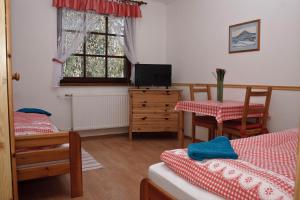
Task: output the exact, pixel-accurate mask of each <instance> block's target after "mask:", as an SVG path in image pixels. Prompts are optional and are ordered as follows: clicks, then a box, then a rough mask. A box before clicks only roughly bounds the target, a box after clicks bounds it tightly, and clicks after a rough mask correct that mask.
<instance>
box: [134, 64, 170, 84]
mask: <svg viewBox="0 0 300 200" xmlns="http://www.w3.org/2000/svg"><path fill="white" fill-rule="evenodd" d="M171 84H172V65H165V64H136V65H135V86H137V87H140V86H166V87H169V86H171Z"/></svg>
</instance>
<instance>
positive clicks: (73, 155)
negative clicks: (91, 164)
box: [69, 132, 83, 198]
mask: <svg viewBox="0 0 300 200" xmlns="http://www.w3.org/2000/svg"><path fill="white" fill-rule="evenodd" d="M69 140H70V147H69V148H70V182H71V183H70V184H71V197H72V198H74V197H80V196H82V195H83V187H82V165H81V139H80V136H79V134H78V133H76V132H70V133H69Z"/></svg>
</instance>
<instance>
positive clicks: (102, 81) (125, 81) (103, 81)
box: [57, 9, 131, 86]
mask: <svg viewBox="0 0 300 200" xmlns="http://www.w3.org/2000/svg"><path fill="white" fill-rule="evenodd" d="M62 16H63V10H62V9H58V10H57V45H58V39H59V37H60V36H61V35H62V33H63V32H64V31H65V32H75V30H63V27H62V20H63V18H62ZM85 16H86V15H84V17H85ZM108 20H109V16H105V33H101V32H94V31H91V32H89V33H90V34H93V35H102V36H104V37H105V55H95V54H88V53H87V52H86V37H85V38H84V42H83V52H82V53H74V54H72V56H79V57H82V59H83V70H84V71H83V74H84V76H83V77H65V76H64V77H63V79H61V80H60V85H62V86H64V85H66V86H67V85H130V82H131V81H130V76H131V63H130V61H129V60H128V59H127V57H126V56H125V55H124V56H115V55H109V54H108V38H109V36H114V37H125V35H121V36H120V35H118V34H112V33H108ZM87 57H97V58H105V77H87V76H86V68H87V65H86V63H87V62H86V60H87ZM108 58H123V59H124V69H123V70H124V75H125V77H124V78H112V77H108ZM63 67H64V66H63Z"/></svg>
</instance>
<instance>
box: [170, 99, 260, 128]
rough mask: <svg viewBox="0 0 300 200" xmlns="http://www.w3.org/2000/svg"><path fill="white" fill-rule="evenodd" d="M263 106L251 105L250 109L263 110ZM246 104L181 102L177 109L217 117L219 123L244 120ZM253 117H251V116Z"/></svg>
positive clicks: (236, 102) (231, 102)
mask: <svg viewBox="0 0 300 200" xmlns="http://www.w3.org/2000/svg"><path fill="white" fill-rule="evenodd" d="M262 107H263V105H262V104H254V103H253V104H250V108H262ZM243 109H244V102H240V101H224V102H222V103H221V102H218V101H211V100H209V101H179V102H178V103H177V105H176V107H175V110H178V111H187V112H193V113H198V114H201V115H209V116H214V117H216V120H217V122H218V123H222V122H223V121H226V120H232V119H239V118H242V115H243ZM250 117H251V116H250Z"/></svg>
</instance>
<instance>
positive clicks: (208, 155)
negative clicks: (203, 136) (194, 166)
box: [188, 136, 238, 161]
mask: <svg viewBox="0 0 300 200" xmlns="http://www.w3.org/2000/svg"><path fill="white" fill-rule="evenodd" d="M188 155H189V157H190V158H192V159H194V160H200V161H201V160H204V159H213V158H222V159H237V158H238V155H237V153H235V151H234V149H233V148H232V146H231V144H230V141H229V139H228V138H227V137H224V136H219V137H216V138H215V139H213V140H211V141H209V142H199V143H194V144H190V145H189V146H188Z"/></svg>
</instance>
